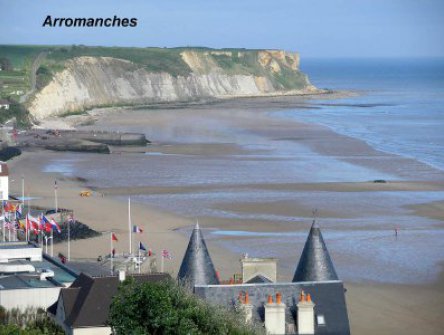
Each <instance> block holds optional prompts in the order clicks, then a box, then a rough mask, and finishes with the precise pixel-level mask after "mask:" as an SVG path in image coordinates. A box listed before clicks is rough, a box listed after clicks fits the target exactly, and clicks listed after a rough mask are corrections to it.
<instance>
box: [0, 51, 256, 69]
mask: <svg viewBox="0 0 444 335" xmlns="http://www.w3.org/2000/svg"><path fill="white" fill-rule="evenodd" d="M185 50H194V51H197V52H206V51H212V50H216V51H227V52H233V56H232V57H229V56H225V55H210V57H211V58H212V59H213V60H214V61H215V62H216V64H218V65H219V66H220V67H221V68H223V69H224V70H226V71H227V72H228V73H233V74H234V73H236V74H239V73H241V74H254V75H261V74H264V71H263V69H262V68H261V67H260V66H258V64H257V52H258V51H259V50H252V49H241V48H239V49H233V48H226V49H211V48H205V47H180V48H124V47H89V46H81V45H72V46H25V45H24V46H19V45H17V46H16V45H3V46H2V45H0V57H6V58H9V59H10V60H11V62H12V64H13V65H14V67H15V68H25V67H26V65H27V64H29V63H30V62H32V59H34V58H35V57H37V55H38V54H39V53H40V52H48V54H47V56H46V61H45V63H47V65H48V66H50V67H51V68H52V69H54V70H60V69H61V68H63V64H64V62H65V61H66V60H68V59H71V58H74V57H81V56H90V57H113V58H120V59H125V60H128V61H131V62H133V63H136V64H139V65H141V66H143V67H145V68H146V69H147V70H148V71H152V72H167V73H170V74H171V75H174V76H187V75H189V74H190V73H191V69H190V68H189V66H188V65H187V64H186V63H185V62H184V61H183V59H182V57H181V55H180V54H181V52H183V51H185ZM238 52H242V53H243V55H244V56H243V57H239V56H238Z"/></svg>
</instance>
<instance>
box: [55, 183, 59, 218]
mask: <svg viewBox="0 0 444 335" xmlns="http://www.w3.org/2000/svg"><path fill="white" fill-rule="evenodd" d="M57 200H58V199H57V180H54V201H55V212H56V215H57V213H58V209H59V204H58V201H57Z"/></svg>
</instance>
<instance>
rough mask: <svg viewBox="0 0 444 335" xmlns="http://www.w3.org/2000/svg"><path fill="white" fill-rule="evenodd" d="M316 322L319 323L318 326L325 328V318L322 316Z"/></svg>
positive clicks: (318, 316) (317, 317)
mask: <svg viewBox="0 0 444 335" xmlns="http://www.w3.org/2000/svg"><path fill="white" fill-rule="evenodd" d="M316 321H317V323H318V326H325V317H324V316H323V315H321V314H319V315H317V316H316Z"/></svg>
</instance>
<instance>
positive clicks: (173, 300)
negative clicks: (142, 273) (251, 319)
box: [109, 280, 259, 335]
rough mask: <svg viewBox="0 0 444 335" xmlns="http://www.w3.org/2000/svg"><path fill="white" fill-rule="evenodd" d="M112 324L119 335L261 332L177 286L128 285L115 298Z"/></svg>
mask: <svg viewBox="0 0 444 335" xmlns="http://www.w3.org/2000/svg"><path fill="white" fill-rule="evenodd" d="M109 324H110V325H111V327H112V328H113V330H114V332H115V334H117V335H123V334H133V335H136V334H137V335H141V334H153V335H154V334H156V335H157V334H165V335H170V334H171V335H173V334H174V335H176V334H179V335H180V334H208V335H212V334H214V335H223V334H233V335H248V334H257V333H258V332H259V330H258V329H255V328H254V327H253V326H250V325H246V324H245V322H244V320H243V316H242V315H239V314H235V313H232V312H229V311H227V310H225V309H222V308H217V307H214V306H210V305H208V304H206V303H205V302H204V301H202V300H199V299H198V298H196V297H195V296H193V295H190V294H189V293H187V292H186V291H184V290H183V289H181V288H179V287H178V286H177V285H176V284H175V283H173V282H162V283H149V282H147V283H143V284H136V283H135V282H134V281H133V280H127V281H125V282H124V283H123V284H122V285H121V286H120V288H119V292H118V294H117V295H116V296H115V297H114V299H113V302H112V304H111V308H110V315H109Z"/></svg>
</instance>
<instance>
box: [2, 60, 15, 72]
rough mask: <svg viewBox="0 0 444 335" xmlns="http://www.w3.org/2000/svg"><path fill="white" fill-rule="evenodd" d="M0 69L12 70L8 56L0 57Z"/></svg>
mask: <svg viewBox="0 0 444 335" xmlns="http://www.w3.org/2000/svg"><path fill="white" fill-rule="evenodd" d="M0 70H2V71H12V70H13V67H12V63H11V61H10V60H9V58H6V57H1V58H0Z"/></svg>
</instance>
